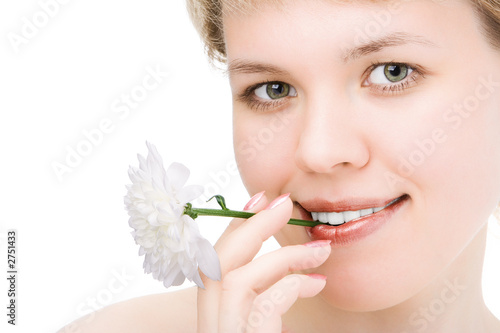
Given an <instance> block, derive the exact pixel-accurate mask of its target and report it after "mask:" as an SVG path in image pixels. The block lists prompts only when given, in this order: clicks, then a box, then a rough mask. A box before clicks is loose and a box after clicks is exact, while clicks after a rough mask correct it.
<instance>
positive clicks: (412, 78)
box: [237, 61, 425, 112]
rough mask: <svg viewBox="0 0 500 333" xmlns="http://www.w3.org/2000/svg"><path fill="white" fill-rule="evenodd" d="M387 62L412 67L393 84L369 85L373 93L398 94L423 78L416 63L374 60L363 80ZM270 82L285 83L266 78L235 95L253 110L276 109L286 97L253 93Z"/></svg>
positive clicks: (421, 69)
mask: <svg viewBox="0 0 500 333" xmlns="http://www.w3.org/2000/svg"><path fill="white" fill-rule="evenodd" d="M388 64H399V65H406V66H408V68H410V69H412V72H411V73H410V74H408V76H407V77H405V78H404V79H403V81H400V82H398V83H395V84H387V85H382V86H381V85H371V86H370V90H371V91H372V92H374V93H377V94H382V95H384V96H394V95H399V94H401V93H403V92H404V91H405V90H406V89H408V88H411V87H413V86H415V85H416V84H418V83H417V81H418V80H419V79H420V78H425V71H424V69H423V68H422V67H421V66H418V65H413V64H408V63H401V62H396V61H394V62H374V63H372V64H371V65H370V66H369V67H368V69H367V70H366V71H365V72H364V73H363V82H365V81H366V80H367V79H368V77H369V76H370V74H371V73H372V72H373V70H374V69H375V68H377V67H378V66H385V65H388ZM270 83H285V82H282V81H269V80H266V81H265V82H259V83H256V84H253V85H251V86H249V87H247V88H246V89H245V90H244V91H243V92H242V93H240V94H239V95H238V97H237V99H238V101H241V102H244V103H246V104H247V106H248V107H249V108H250V109H252V110H255V111H262V112H264V111H268V110H272V109H277V108H279V107H280V106H283V105H284V104H285V103H287V100H288V98H286V97H285V98H279V99H276V100H273V101H267V102H264V101H262V100H259V99H258V97H257V96H256V95H255V90H256V89H258V88H260V87H262V86H263V85H266V84H270ZM365 87H366V86H365Z"/></svg>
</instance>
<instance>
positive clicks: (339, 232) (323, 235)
mask: <svg viewBox="0 0 500 333" xmlns="http://www.w3.org/2000/svg"><path fill="white" fill-rule="evenodd" d="M409 198H410V197H409V196H408V195H405V196H403V197H401V199H399V200H398V201H396V202H395V203H393V204H392V205H390V206H388V207H386V208H384V209H382V210H381V211H378V212H376V213H373V214H370V215H366V216H363V217H361V218H358V219H356V220H353V221H350V222H346V223H344V224H341V225H338V226H330V225H326V224H319V225H317V226H315V227H306V230H307V233H308V234H309V236H310V237H311V239H313V240H321V239H327V240H331V241H332V243H331V245H332V246H334V247H335V246H337V247H339V246H345V245H348V244H350V243H353V242H356V241H358V240H360V239H362V238H365V237H366V236H368V235H370V234H372V233H374V232H375V231H377V230H378V229H380V228H381V227H382V226H383V225H384V224H386V223H387V222H388V221H389V219H390V218H391V217H392V215H394V214H395V213H396V212H397V211H398V210H399V209H401V207H403V205H404V204H405V203H406V202H407V201H408V200H409Z"/></svg>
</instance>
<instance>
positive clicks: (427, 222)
mask: <svg viewBox="0 0 500 333" xmlns="http://www.w3.org/2000/svg"><path fill="white" fill-rule="evenodd" d="M471 81H472V82H473V84H471V85H469V86H468V87H466V88H464V89H463V90H462V91H461V93H460V94H455V95H454V96H452V97H451V98H450V97H448V98H446V99H445V100H446V102H445V103H440V104H439V105H438V104H436V105H433V106H431V105H429V108H428V110H432V111H426V113H425V114H423V115H422V114H421V115H422V118H420V117H419V119H422V120H423V121H419V122H418V123H416V124H415V126H414V128H413V129H410V128H409V129H408V130H409V131H408V134H407V135H406V136H404V138H405V139H404V140H403V142H402V143H403V144H402V145H400V150H399V154H398V155H399V159H398V162H397V164H395V165H393V167H394V168H396V169H397V172H398V174H399V175H401V176H402V179H404V183H405V184H410V185H411V186H413V187H414V188H415V189H416V191H415V196H414V198H413V199H414V202H415V218H416V221H418V229H419V230H420V232H421V233H422V234H423V235H426V237H427V239H428V246H430V247H432V248H435V249H436V253H438V254H439V257H441V258H442V259H444V260H445V261H449V259H450V258H452V257H453V256H455V255H456V254H457V253H459V252H460V251H461V250H462V249H463V248H464V247H465V246H466V245H467V244H468V243H469V242H470V240H471V239H472V238H473V237H474V236H475V235H476V233H477V232H478V231H479V230H480V229H481V228H482V227H483V226H484V225H485V223H486V222H487V220H488V216H489V215H490V214H491V212H492V211H493V208H494V207H495V205H496V204H497V203H498V200H499V199H500V108H499V103H498V92H495V93H494V94H493V93H492V94H490V96H489V97H488V98H481V99H480V98H478V97H476V91H477V87H478V86H479V85H480V81H479V82H478V80H471ZM481 91H482V92H485V91H486V90H485V89H482V90H481ZM434 98H435V100H439V96H434ZM441 100H443V95H441ZM416 112H418V111H416ZM405 147H406V148H405ZM439 235H441V236H439ZM442 235H447V236H446V242H444V241H443V237H442Z"/></svg>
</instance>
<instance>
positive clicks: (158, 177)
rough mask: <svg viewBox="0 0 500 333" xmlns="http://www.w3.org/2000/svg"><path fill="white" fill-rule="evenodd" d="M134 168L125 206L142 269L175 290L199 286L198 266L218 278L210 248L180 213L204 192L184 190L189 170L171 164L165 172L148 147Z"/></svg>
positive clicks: (198, 188) (194, 188)
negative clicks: (190, 284) (186, 285)
mask: <svg viewBox="0 0 500 333" xmlns="http://www.w3.org/2000/svg"><path fill="white" fill-rule="evenodd" d="M146 144H147V146H148V150H149V152H148V156H147V158H146V159H145V158H144V157H142V156H141V155H138V156H137V157H138V159H139V168H135V167H132V166H131V167H130V168H129V177H130V180H131V181H132V184H131V185H128V186H127V191H128V192H127V195H126V196H125V206H126V208H127V210H128V214H129V216H130V219H129V225H130V226H131V227H132V228H134V231H133V232H132V235H133V236H134V239H135V242H136V243H137V244H138V245H140V249H139V255H145V258H144V271H145V272H146V273H153V277H154V278H155V279H157V280H160V281H163V285H164V286H165V287H167V288H168V287H170V286H171V285H174V286H177V285H180V284H182V283H183V282H184V280H185V279H186V278H187V279H188V280H189V281H194V282H195V283H196V284H197V285H198V286H200V287H201V288H204V286H203V282H202V281H201V278H200V274H199V272H198V268H200V270H201V271H202V272H203V274H205V275H206V276H207V277H209V278H210V279H212V280H220V278H221V272H220V264H219V258H218V257H217V253H216V252H215V250H214V248H213V246H212V245H211V244H210V243H209V242H208V241H207V240H206V239H204V238H203V237H202V236H201V235H200V232H199V229H198V226H197V224H196V222H195V221H194V220H193V219H192V218H191V217H190V216H188V215H184V214H183V212H184V206H185V205H186V204H187V203H188V202H189V201H191V200H193V199H195V198H197V197H198V196H199V195H200V194H202V193H203V188H202V187H201V186H199V185H190V186H186V187H184V184H185V183H186V181H187V179H188V177H189V169H188V168H186V167H185V166H184V165H182V164H180V163H172V164H171V165H170V167H169V168H168V170H167V171H166V172H165V169H164V167H163V162H162V159H161V156H160V155H159V154H158V151H157V150H156V147H155V146H154V145H152V144H150V143H147V142H146Z"/></svg>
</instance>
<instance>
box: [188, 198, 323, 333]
mask: <svg viewBox="0 0 500 333" xmlns="http://www.w3.org/2000/svg"><path fill="white" fill-rule="evenodd" d="M269 206H270V207H268V202H267V198H266V197H265V195H263V196H262V198H261V199H260V200H259V201H258V202H257V203H256V204H255V206H254V207H253V208H252V209H250V211H252V212H259V213H257V214H256V215H254V216H252V217H251V218H249V219H248V220H243V219H234V220H233V221H232V222H231V223H230V224H229V226H228V227H227V229H226V230H225V231H224V233H223V234H222V236H221V237H220V239H219V240H218V241H217V243H216V244H215V249H216V251H217V253H218V255H219V259H220V262H221V269H222V280H221V281H212V280H209V279H208V278H206V277H205V276H202V279H203V283H204V284H205V288H206V289H201V288H199V289H198V333H235V332H238V333H250V332H252V333H253V332H266V333H281V332H282V321H281V316H282V315H283V314H284V313H285V312H286V311H287V310H288V309H289V308H290V307H291V306H292V305H293V303H294V302H295V301H296V300H297V298H299V297H312V296H315V295H316V294H318V293H319V292H320V291H321V290H322V289H323V288H324V286H325V284H326V281H325V277H323V276H320V275H317V274H314V275H310V276H308V275H304V274H291V273H292V272H294V271H298V270H304V269H310V268H314V267H318V266H319V265H321V264H322V263H323V262H324V261H325V260H326V259H327V258H328V256H329V255H330V251H331V248H330V245H329V242H324V241H319V242H313V243H312V244H311V243H308V244H306V245H292V246H285V247H282V248H280V249H278V250H276V251H274V252H271V253H268V254H265V255H263V256H261V257H259V258H257V259H255V260H253V261H252V259H253V258H254V257H255V255H256V254H257V252H258V251H259V250H260V248H261V246H262V243H263V242H264V241H265V240H266V239H268V238H269V237H270V236H272V235H273V234H275V233H276V232H278V231H279V230H280V229H281V228H282V227H284V226H285V225H286V223H287V222H288V220H289V219H290V216H291V212H292V201H291V200H290V199H289V198H288V197H287V196H286V197H279V198H277V199H276V200H275V201H273V203H271V204H270V205H269Z"/></svg>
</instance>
